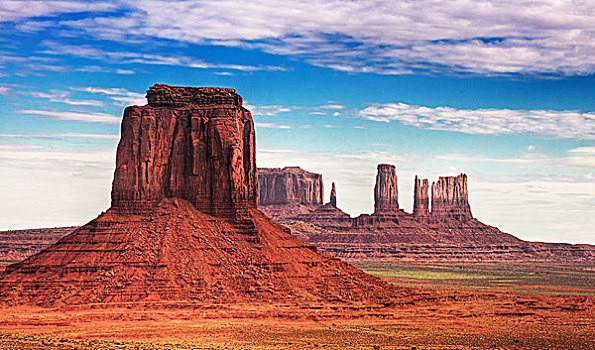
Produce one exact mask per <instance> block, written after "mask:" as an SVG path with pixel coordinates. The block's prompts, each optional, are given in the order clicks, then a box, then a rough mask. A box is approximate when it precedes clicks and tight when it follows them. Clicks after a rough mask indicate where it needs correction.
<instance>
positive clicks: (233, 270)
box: [0, 84, 406, 307]
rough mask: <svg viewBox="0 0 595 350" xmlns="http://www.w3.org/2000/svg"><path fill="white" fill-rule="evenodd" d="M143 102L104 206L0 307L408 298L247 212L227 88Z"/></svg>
mask: <svg viewBox="0 0 595 350" xmlns="http://www.w3.org/2000/svg"><path fill="white" fill-rule="evenodd" d="M147 99H148V104H147V105H144V106H131V107H127V108H126V109H125V111H124V117H123V119H122V128H121V139H120V142H119V144H118V150H117V158H116V170H115V174H114V180H113V184H112V192H111V195H112V199H111V207H110V208H109V209H108V210H107V211H106V212H104V213H102V214H101V215H99V217H97V218H96V219H94V220H92V221H91V222H89V223H87V224H86V225H83V226H81V227H80V228H78V229H76V230H75V231H74V232H72V233H71V234H69V235H68V236H65V237H63V238H62V239H60V240H59V241H58V242H57V243H55V244H53V245H52V246H50V247H49V248H47V249H45V250H43V251H41V252H39V253H37V254H35V255H33V256H31V257H29V258H27V259H26V260H24V261H22V262H19V263H16V264H13V265H10V266H8V267H7V268H6V271H5V272H4V273H3V274H2V275H0V300H2V303H4V304H5V305H6V304H7V305H18V304H26V305H40V306H50V307H51V306H65V305H81V304H92V303H100V304H101V305H123V304H126V305H131V304H132V305H134V304H142V305H149V304H152V303H157V304H159V303H170V304H171V303H182V304H183V303H185V302H187V303H193V302H195V303H212V302H216V303H233V302H253V301H256V302H258V301H261V302H280V303H293V304H301V305H304V304H308V303H312V302H321V303H324V302H333V303H349V304H351V303H362V304H364V303H365V304H390V303H393V302H394V301H395V299H396V298H398V297H399V296H400V297H403V296H404V295H405V294H406V293H403V290H398V289H396V288H395V287H393V286H391V285H389V284H387V283H385V282H383V281H381V280H380V279H378V278H376V277H373V276H371V275H368V274H366V273H364V272H362V271H360V270H358V269H356V268H354V267H352V266H351V265H349V264H347V263H344V262H342V261H340V260H338V259H336V258H333V257H331V256H329V255H326V254H324V253H321V252H320V251H318V250H317V249H316V248H315V247H314V246H313V245H311V244H308V243H305V242H302V241H300V240H299V239H297V238H295V237H294V236H293V235H292V234H291V233H290V232H289V229H288V228H286V227H284V226H281V225H278V224H276V223H274V222H272V221H271V220H269V219H268V218H267V217H266V216H265V215H264V214H262V213H261V212H260V211H259V210H258V209H256V201H257V183H258V176H257V168H256V161H255V159H256V158H255V152H256V148H255V130H254V123H253V121H252V116H251V114H250V112H249V111H248V110H247V109H245V108H244V107H242V98H241V97H240V96H239V95H238V94H237V93H236V92H235V90H234V89H224V88H204V87H177V86H168V85H162V84H157V85H154V86H153V87H151V88H150V89H149V90H148V91H147ZM148 303H149V304H148Z"/></svg>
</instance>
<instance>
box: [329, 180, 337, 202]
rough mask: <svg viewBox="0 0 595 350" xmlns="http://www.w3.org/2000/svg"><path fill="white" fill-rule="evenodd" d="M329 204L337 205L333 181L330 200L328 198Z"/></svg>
mask: <svg viewBox="0 0 595 350" xmlns="http://www.w3.org/2000/svg"><path fill="white" fill-rule="evenodd" d="M330 204H331V206H332V207H334V208H336V207H337V190H336V189H335V183H334V182H333V185H332V188H331V200H330Z"/></svg>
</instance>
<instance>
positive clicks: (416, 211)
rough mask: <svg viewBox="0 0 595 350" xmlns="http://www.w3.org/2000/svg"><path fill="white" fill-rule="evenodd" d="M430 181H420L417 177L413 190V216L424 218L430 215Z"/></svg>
mask: <svg viewBox="0 0 595 350" xmlns="http://www.w3.org/2000/svg"><path fill="white" fill-rule="evenodd" d="M428 191H429V185H428V179H423V180H422V179H418V178H417V176H415V183H414V188H413V216H414V217H416V218H424V217H427V216H429V215H430V203H429V193H428Z"/></svg>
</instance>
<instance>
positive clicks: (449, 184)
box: [432, 174, 473, 219]
mask: <svg viewBox="0 0 595 350" xmlns="http://www.w3.org/2000/svg"><path fill="white" fill-rule="evenodd" d="M432 216H433V217H434V218H445V217H451V218H455V219H464V218H472V217H473V216H472V215H471V207H470V206H469V193H468V192H467V175H465V174H459V175H458V176H456V177H455V176H440V178H439V179H438V181H436V182H433V183H432Z"/></svg>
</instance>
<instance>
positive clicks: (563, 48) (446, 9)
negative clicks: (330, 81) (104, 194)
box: [61, 0, 595, 75]
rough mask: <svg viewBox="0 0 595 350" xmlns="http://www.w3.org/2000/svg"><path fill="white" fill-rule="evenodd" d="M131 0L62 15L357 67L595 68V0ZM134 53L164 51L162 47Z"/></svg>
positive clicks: (406, 70)
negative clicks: (90, 12) (120, 8)
mask: <svg viewBox="0 0 595 350" xmlns="http://www.w3.org/2000/svg"><path fill="white" fill-rule="evenodd" d="M125 4H126V8H127V11H130V12H129V15H127V16H126V17H124V16H122V15H114V16H102V17H92V18H85V19H81V20H76V21H62V22H61V24H62V25H64V26H67V27H69V28H71V30H75V31H76V30H78V31H83V32H87V33H89V34H91V35H94V36H97V37H99V38H102V39H107V40H117V41H127V40H142V38H143V37H145V38H146V37H150V38H159V39H167V40H175V41H179V42H183V43H194V44H201V45H202V44H210V45H223V46H234V47H243V48H252V49H254V48H256V49H260V50H263V51H265V52H268V53H273V54H279V55H289V56H298V57H301V58H303V59H304V60H306V61H307V62H309V63H310V64H313V65H317V66H324V67H328V68H331V69H335V70H340V71H345V72H351V73H358V72H363V73H366V72H373V73H379V74H410V73H412V72H417V71H422V72H443V71H447V72H452V73H475V74H484V75H499V74H516V73H521V74H546V75H547V74H554V75H582V74H591V73H593V72H595V46H594V45H593V40H594V39H595V24H594V21H593V14H594V13H595V4H594V3H593V2H590V1H568V2H546V1H531V0H499V1H481V2H479V1H477V2H470V1H466V0H453V1H443V2H436V1H433V0H421V1H398V2H395V1H389V0H370V1H352V2H340V1H323V0H309V1H299V2H286V3H284V4H283V6H279V4H278V2H277V1H273V0H263V1H256V2H255V1H239V2H238V1H231V0H222V1H213V2H199V3H197V2H194V1H179V2H174V3H172V2H169V1H163V0H156V1H151V2H132V1H126V2H125ZM182 13H183V14H184V16H179V14H182ZM313 14H316V15H315V16H313ZM171 18H176V21H171ZM132 60H135V61H137V62H153V63H154V62H159V61H164V59H163V58H160V57H137V58H133V59H132ZM167 60H170V61H171V60H177V61H178V64H179V61H183V59H181V58H180V59H176V58H173V57H169V58H167ZM185 64H186V65H189V64H191V63H189V62H186V63H185ZM198 65H199V66H200V65H204V63H198ZM230 68H231V69H234V68H233V67H230Z"/></svg>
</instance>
